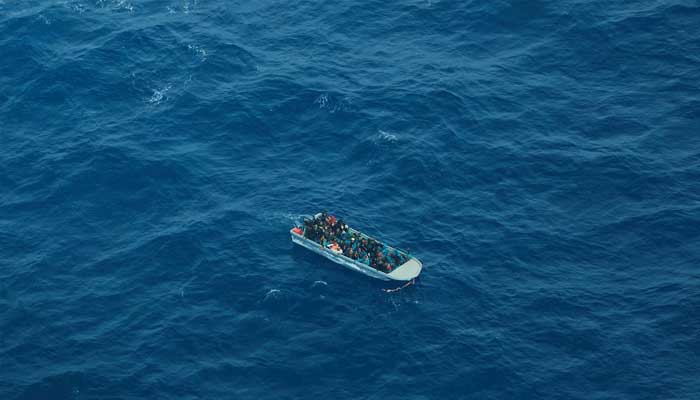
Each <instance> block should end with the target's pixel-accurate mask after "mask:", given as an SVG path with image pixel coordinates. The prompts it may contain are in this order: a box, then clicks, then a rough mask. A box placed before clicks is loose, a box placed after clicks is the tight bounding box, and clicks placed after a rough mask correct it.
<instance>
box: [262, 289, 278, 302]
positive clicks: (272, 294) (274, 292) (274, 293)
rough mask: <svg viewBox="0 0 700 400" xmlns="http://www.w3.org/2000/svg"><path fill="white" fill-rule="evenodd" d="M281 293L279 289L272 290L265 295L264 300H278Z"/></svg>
mask: <svg viewBox="0 0 700 400" xmlns="http://www.w3.org/2000/svg"><path fill="white" fill-rule="evenodd" d="M280 293H282V291H281V290H279V289H270V290H269V291H268V292H267V293H266V294H265V298H264V299H263V301H265V300H267V299H268V298H273V299H276V298H277V297H278V296H279V294H280Z"/></svg>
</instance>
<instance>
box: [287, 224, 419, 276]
mask: <svg viewBox="0 0 700 400" xmlns="http://www.w3.org/2000/svg"><path fill="white" fill-rule="evenodd" d="M320 215H321V213H317V214H316V215H314V218H317V217H319V216H320ZM294 229H295V227H294V228H292V229H290V231H289V232H290V233H291V234H292V235H296V236H297V237H299V238H300V239H302V240H304V241H306V242H308V243H313V244H314V245H316V246H318V247H320V248H321V249H322V251H323V252H324V253H326V254H330V255H333V256H336V257H342V258H343V259H345V260H347V261H349V262H351V263H353V264H355V265H356V266H358V267H359V268H363V269H365V268H366V269H369V270H372V271H373V272H377V273H379V274H381V275H382V276H384V277H386V278H388V279H391V280H397V279H396V278H394V277H393V276H391V274H392V273H394V272H396V271H398V270H399V269H401V268H402V267H403V266H405V265H406V264H409V263H410V262H411V261H412V260H415V261H416V262H417V263H418V265H419V266H420V269H419V271H420V270H421V269H423V263H422V262H421V261H420V260H419V259H417V258H416V257H413V256H412V255H410V254H408V253H406V252H404V251H402V250H400V249H397V248H395V247H392V246H389V245H388V244H386V243H384V242H382V241H380V240H378V239H375V238H373V237H371V236H369V235H366V234H364V233H362V232H360V231H358V230H357V229H353V228H351V227H348V229H349V230H352V231H354V232H357V233H358V234H360V235H361V236H362V237H364V238H367V239H372V240H375V241H376V242H378V243H381V244H382V245H384V246H386V247H388V248H390V249H392V250H396V251H398V252H400V253H402V254H404V255H406V256H408V257H409V258H408V260H407V261H406V262H405V263H403V264H401V265H399V266H398V267H396V268H394V269H393V270H392V271H391V272H389V273H386V272H384V271H380V270H378V269H376V268H374V267H372V266H370V265H367V264H364V263H361V262H359V261H357V260H355V259H352V258H350V257H348V256H346V255H345V254H343V253H342V252H339V253H336V252H334V251H332V250H330V249H328V248H327V247H326V246H324V245H322V244H321V243H318V242H316V241H313V240H311V239H309V238H307V237H305V236H304V235H303V232H304V230H302V234H298V233H296V232H294ZM331 261H332V260H331ZM419 273H420V272H419ZM416 277H417V275H416Z"/></svg>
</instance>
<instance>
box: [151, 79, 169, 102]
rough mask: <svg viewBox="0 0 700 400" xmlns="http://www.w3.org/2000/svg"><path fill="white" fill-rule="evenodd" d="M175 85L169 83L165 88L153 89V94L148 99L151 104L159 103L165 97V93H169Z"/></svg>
mask: <svg viewBox="0 0 700 400" xmlns="http://www.w3.org/2000/svg"><path fill="white" fill-rule="evenodd" d="M172 86H173V85H171V84H167V85H166V86H165V87H164V88H163V89H160V90H158V89H153V95H152V96H151V97H150V98H149V99H148V102H149V103H151V104H159V103H160V102H161V101H162V100H163V99H164V98H165V94H166V93H168V91H169V90H170V88H172Z"/></svg>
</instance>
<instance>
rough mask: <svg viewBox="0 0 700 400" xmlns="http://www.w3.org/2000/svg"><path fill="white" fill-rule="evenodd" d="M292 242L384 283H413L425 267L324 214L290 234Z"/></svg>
mask: <svg viewBox="0 0 700 400" xmlns="http://www.w3.org/2000/svg"><path fill="white" fill-rule="evenodd" d="M290 233H291V235H292V241H293V242H294V243H296V244H298V245H300V246H303V247H306V248H307V249H309V250H311V251H313V252H315V253H318V254H320V255H322V256H324V257H326V258H328V259H329V260H331V261H333V262H336V263H338V264H340V265H342V266H344V267H347V268H349V269H352V270H355V271H358V272H362V273H363V274H365V275H369V276H371V277H373V278H377V279H383V280H387V281H388V280H397V281H410V280H412V279H415V278H416V277H417V276H418V275H419V274H420V272H421V269H422V268H423V264H422V263H421V262H420V261H419V260H418V259H417V258H415V257H412V256H411V255H409V254H408V253H407V252H405V251H402V250H399V249H396V248H394V247H391V246H389V245H387V244H384V243H382V242H380V241H378V240H376V239H374V238H372V237H370V236H368V235H365V234H363V233H362V232H360V231H357V230H355V229H353V228H350V227H349V226H347V225H346V224H345V223H343V221H342V220H339V219H338V218H337V217H335V216H334V215H328V214H326V213H325V212H322V213H318V214H316V215H315V216H314V217H313V218H306V219H304V224H303V226H298V227H294V228H292V229H291V231H290Z"/></svg>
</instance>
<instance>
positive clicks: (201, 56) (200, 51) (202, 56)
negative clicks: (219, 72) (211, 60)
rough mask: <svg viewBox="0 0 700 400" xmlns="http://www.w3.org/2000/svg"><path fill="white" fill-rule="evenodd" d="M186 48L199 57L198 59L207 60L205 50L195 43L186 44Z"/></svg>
mask: <svg viewBox="0 0 700 400" xmlns="http://www.w3.org/2000/svg"><path fill="white" fill-rule="evenodd" d="M187 48H188V49H190V51H192V52H193V53H194V54H196V55H197V56H198V57H199V60H200V61H202V62H204V61H206V60H207V51H206V50H204V49H203V48H201V47H200V46H198V45H196V44H188V45H187Z"/></svg>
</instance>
